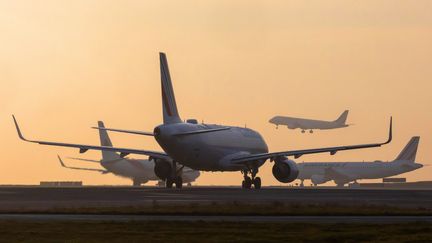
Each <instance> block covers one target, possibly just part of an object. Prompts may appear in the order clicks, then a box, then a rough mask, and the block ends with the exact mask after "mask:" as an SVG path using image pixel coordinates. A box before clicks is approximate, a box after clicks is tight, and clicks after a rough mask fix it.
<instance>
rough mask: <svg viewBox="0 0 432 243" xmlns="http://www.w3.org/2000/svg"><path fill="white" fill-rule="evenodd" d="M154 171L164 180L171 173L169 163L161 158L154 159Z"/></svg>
mask: <svg viewBox="0 0 432 243" xmlns="http://www.w3.org/2000/svg"><path fill="white" fill-rule="evenodd" d="M154 162H155V167H154V172H155V174H156V176H157V177H159V178H160V179H161V180H163V181H164V180H166V179H167V178H168V177H169V176H170V174H171V163H170V162H169V161H166V160H162V159H154Z"/></svg>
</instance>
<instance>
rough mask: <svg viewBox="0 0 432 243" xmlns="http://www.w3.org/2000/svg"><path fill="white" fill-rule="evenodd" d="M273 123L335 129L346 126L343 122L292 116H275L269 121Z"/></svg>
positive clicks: (294, 127) (291, 127) (292, 127)
mask: <svg viewBox="0 0 432 243" xmlns="http://www.w3.org/2000/svg"><path fill="white" fill-rule="evenodd" d="M269 122H270V123H273V124H275V125H285V126H287V127H288V128H290V129H296V128H300V129H305V130H306V129H320V130H325V129H335V128H342V127H347V126H348V125H346V124H344V123H338V122H336V121H320V120H312V119H303V118H294V117H286V116H275V117H273V118H272V119H270V121H269Z"/></svg>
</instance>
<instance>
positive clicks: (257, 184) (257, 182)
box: [253, 177, 261, 189]
mask: <svg viewBox="0 0 432 243" xmlns="http://www.w3.org/2000/svg"><path fill="white" fill-rule="evenodd" d="M253 185H254V188H255V189H261V178H259V177H256V178H255V179H254V180H253Z"/></svg>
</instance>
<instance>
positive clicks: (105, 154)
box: [98, 121, 121, 161]
mask: <svg viewBox="0 0 432 243" xmlns="http://www.w3.org/2000/svg"><path fill="white" fill-rule="evenodd" d="M98 127H102V128H105V125H104V123H103V122H102V121H98ZM99 138H100V144H101V146H107V147H112V146H113V145H112V142H111V139H110V138H109V136H108V132H107V131H106V130H103V129H101V130H99ZM117 159H121V157H120V155H118V154H117V153H116V152H112V151H106V150H102V160H103V161H110V160H117Z"/></svg>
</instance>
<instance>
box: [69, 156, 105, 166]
mask: <svg viewBox="0 0 432 243" xmlns="http://www.w3.org/2000/svg"><path fill="white" fill-rule="evenodd" d="M66 158H67V159H73V160H81V161H86V162H93V163H98V164H100V163H101V162H102V161H100V160H94V159H82V158H77V157H66Z"/></svg>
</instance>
